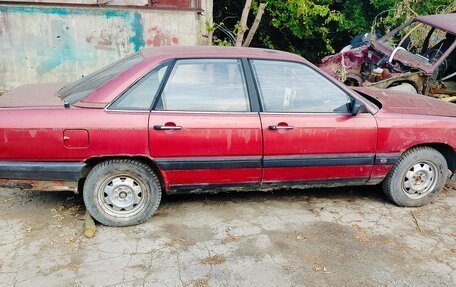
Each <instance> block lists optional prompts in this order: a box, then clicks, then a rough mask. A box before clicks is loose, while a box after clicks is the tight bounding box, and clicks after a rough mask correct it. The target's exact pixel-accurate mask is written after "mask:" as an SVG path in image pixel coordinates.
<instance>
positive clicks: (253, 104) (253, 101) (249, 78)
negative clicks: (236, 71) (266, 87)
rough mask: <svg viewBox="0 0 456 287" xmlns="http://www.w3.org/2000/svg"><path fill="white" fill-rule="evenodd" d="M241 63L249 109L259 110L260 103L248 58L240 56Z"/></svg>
mask: <svg viewBox="0 0 456 287" xmlns="http://www.w3.org/2000/svg"><path fill="white" fill-rule="evenodd" d="M241 64H242V68H243V69H244V75H245V79H246V84H247V90H248V93H249V100H250V109H251V111H252V112H261V111H262V109H261V104H260V97H259V96H258V90H257V88H256V83H255V77H254V75H253V71H252V67H251V66H250V63H249V60H248V59H247V58H242V59H241Z"/></svg>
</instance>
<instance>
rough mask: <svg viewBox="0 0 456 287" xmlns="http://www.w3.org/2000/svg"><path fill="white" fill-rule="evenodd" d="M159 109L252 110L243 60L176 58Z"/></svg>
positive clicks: (197, 110)
mask: <svg viewBox="0 0 456 287" xmlns="http://www.w3.org/2000/svg"><path fill="white" fill-rule="evenodd" d="M156 109H157V110H166V111H196V112H245V111H249V110H250V105H249V99H248V94H247V89H246V84H245V78H244V74H243V71H242V67H241V62H240V61H239V60H235V59H188V60H178V61H176V64H175V66H174V68H173V71H172V72H171V75H170V77H169V80H168V82H167V84H166V86H165V88H164V90H163V92H162V95H161V100H160V102H159V103H158V105H157V107H156Z"/></svg>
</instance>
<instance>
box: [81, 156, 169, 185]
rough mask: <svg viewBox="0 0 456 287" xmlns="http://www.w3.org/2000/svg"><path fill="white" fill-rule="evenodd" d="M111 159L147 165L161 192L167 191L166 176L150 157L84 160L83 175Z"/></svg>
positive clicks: (93, 158)
mask: <svg viewBox="0 0 456 287" xmlns="http://www.w3.org/2000/svg"><path fill="white" fill-rule="evenodd" d="M112 159H131V160H137V161H139V162H142V163H145V164H147V165H148V166H149V167H150V168H151V169H152V170H153V171H154V172H155V174H156V175H157V177H158V179H159V181H160V185H161V188H162V190H163V191H167V190H168V189H169V184H168V180H167V177H166V174H165V173H164V172H163V170H162V169H161V168H160V167H159V166H158V164H157V163H156V162H155V161H154V160H153V159H151V158H150V157H147V156H100V157H91V158H88V159H87V160H85V163H86V164H87V167H86V170H85V175H87V174H88V173H89V172H90V170H91V169H92V168H93V167H95V166H96V165H97V164H99V163H101V162H104V161H107V160H112ZM84 180H85V178H83V179H81V181H80V183H79V184H80V187H82V185H83V181H84Z"/></svg>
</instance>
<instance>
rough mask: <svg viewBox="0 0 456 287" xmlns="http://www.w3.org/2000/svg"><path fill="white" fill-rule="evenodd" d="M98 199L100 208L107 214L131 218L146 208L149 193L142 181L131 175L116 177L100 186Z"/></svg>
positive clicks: (106, 180) (110, 178) (109, 178)
mask: <svg viewBox="0 0 456 287" xmlns="http://www.w3.org/2000/svg"><path fill="white" fill-rule="evenodd" d="M97 198H98V203H99V206H100V207H101V209H102V210H103V211H104V212H106V213H107V214H109V215H111V216H114V217H117V218H129V217H132V216H135V215H137V214H139V213H140V212H141V211H142V210H143V209H144V208H145V206H146V202H147V200H148V198H149V192H148V190H147V188H146V186H145V184H144V183H143V181H142V180H140V179H138V178H136V177H133V176H131V175H115V176H110V177H108V178H106V179H105V180H104V181H103V182H102V183H101V184H100V185H99V187H98V190H97Z"/></svg>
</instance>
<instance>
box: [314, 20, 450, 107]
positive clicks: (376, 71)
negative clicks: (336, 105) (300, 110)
mask: <svg viewBox="0 0 456 287" xmlns="http://www.w3.org/2000/svg"><path fill="white" fill-rule="evenodd" d="M368 38H369V37H368ZM371 38H372V37H371ZM455 39H456V13H452V14H437V15H429V16H419V17H416V18H415V19H412V20H410V21H408V22H406V23H405V24H403V25H402V26H400V27H397V28H396V29H394V30H392V31H391V32H390V33H387V34H386V35H385V36H383V37H381V38H380V39H378V40H375V41H371V43H370V44H367V45H364V46H361V47H359V48H355V49H351V50H348V51H342V52H340V53H338V54H336V55H331V56H327V57H325V58H323V59H322V62H321V64H320V68H321V69H322V70H324V71H325V72H327V73H328V74H330V75H331V76H333V77H334V78H336V79H338V80H340V81H341V82H343V83H345V84H346V85H349V86H363V87H374V88H381V89H392V90H399V91H407V92H410V93H415V94H422V95H427V96H431V97H434V98H439V99H442V100H445V101H449V102H454V103H456V51H455V48H456V41H455Z"/></svg>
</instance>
